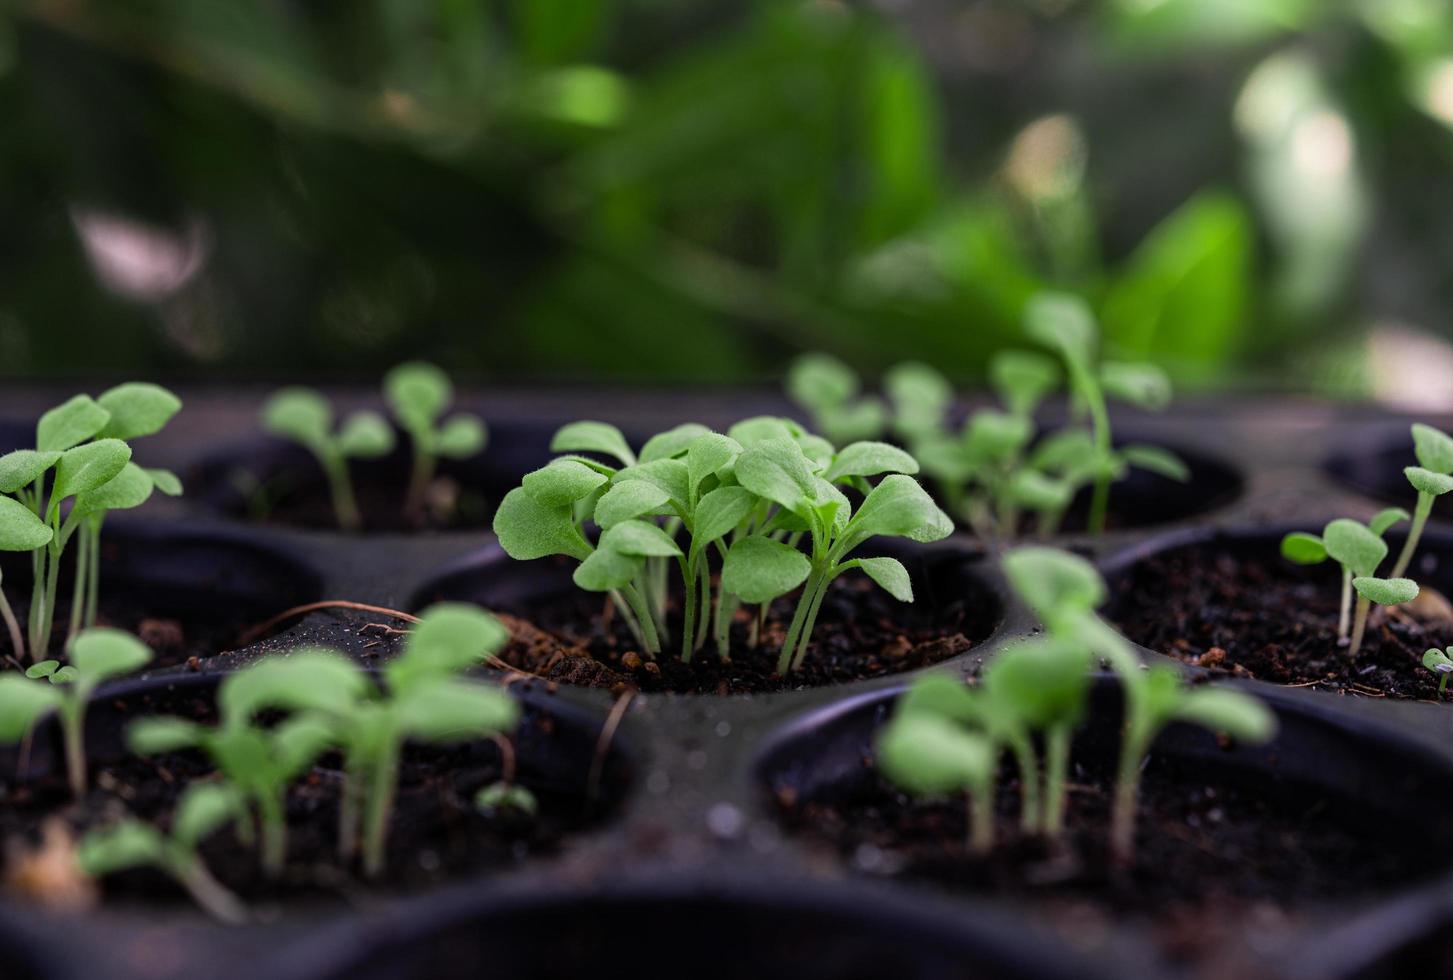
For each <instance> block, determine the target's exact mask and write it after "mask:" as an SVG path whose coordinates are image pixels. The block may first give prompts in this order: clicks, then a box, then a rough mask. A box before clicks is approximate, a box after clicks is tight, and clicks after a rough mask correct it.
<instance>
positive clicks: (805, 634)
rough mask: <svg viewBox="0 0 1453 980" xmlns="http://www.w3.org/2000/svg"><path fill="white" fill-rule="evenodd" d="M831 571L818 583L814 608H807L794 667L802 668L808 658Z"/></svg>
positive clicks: (793, 661)
mask: <svg viewBox="0 0 1453 980" xmlns="http://www.w3.org/2000/svg"><path fill="white" fill-rule="evenodd" d="M832 579H833V576H832V574H831V573H829V574H827V575H824V576H823V578H822V581H821V582H820V583H818V586H817V594H816V595H815V596H813V599H812V608H810V609H808V610H807V619H806V620H805V621H804V622H803V624H802V636H801V638H800V639H799V641H798V644H797V654H796V655H795V656H794V657H793V658H792V669H793V670H801V669H802V665H803V663H804V662H805V661H806V660H807V645H808V644H809V643H810V642H812V631H813V629H814V628H815V627H816V626H817V613H818V610H820V609H821V608H822V600H823V598H824V597H825V596H826V595H827V587H828V586H829V585H831V584H832Z"/></svg>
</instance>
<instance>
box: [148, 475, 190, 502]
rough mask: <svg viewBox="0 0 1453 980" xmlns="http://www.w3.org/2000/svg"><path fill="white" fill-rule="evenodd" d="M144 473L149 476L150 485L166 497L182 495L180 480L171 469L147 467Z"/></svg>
mask: <svg viewBox="0 0 1453 980" xmlns="http://www.w3.org/2000/svg"><path fill="white" fill-rule="evenodd" d="M146 475H147V476H148V477H150V478H151V485H152V486H154V487H156V488H157V489H158V490H160V491H161V492H162V493H164V494H166V495H167V496H168V497H180V496H181V495H182V480H181V477H179V476H177V475H176V474H175V473H173V472H172V471H171V470H157V469H149V470H147V471H146Z"/></svg>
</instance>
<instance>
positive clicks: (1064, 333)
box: [1024, 293, 1188, 534]
mask: <svg viewBox="0 0 1453 980" xmlns="http://www.w3.org/2000/svg"><path fill="white" fill-rule="evenodd" d="M1024 322H1025V329H1026V330H1027V332H1028V333H1029V335H1030V337H1032V338H1033V339H1034V340H1036V341H1038V342H1039V343H1041V344H1044V345H1045V346H1046V347H1049V348H1050V349H1052V350H1054V351H1055V352H1056V353H1058V354H1059V356H1060V358H1061V360H1062V361H1063V362H1064V366H1065V373H1066V376H1067V377H1068V379H1069V387H1070V393H1071V395H1072V396H1073V397H1074V399H1075V403H1076V405H1077V406H1079V407H1080V408H1082V409H1083V410H1084V411H1086V412H1087V413H1088V414H1089V418H1090V435H1091V439H1092V444H1093V447H1094V451H1095V465H1094V468H1093V469H1094V478H1093V487H1094V489H1093V493H1092V496H1091V498H1090V516H1089V531H1090V533H1091V534H1100V533H1102V532H1103V531H1104V530H1105V517H1106V513H1107V511H1108V508H1109V501H1110V484H1111V483H1112V482H1113V481H1114V480H1115V479H1117V478H1118V474H1119V473H1122V472H1123V464H1126V463H1128V464H1130V465H1135V466H1140V467H1143V468H1147V469H1151V470H1153V471H1156V472H1159V473H1161V474H1162V475H1164V476H1167V477H1170V478H1172V479H1180V480H1185V479H1186V478H1187V477H1188V472H1187V470H1186V467H1185V464H1184V463H1182V462H1181V461H1180V460H1179V459H1177V458H1176V457H1174V456H1173V455H1171V454H1169V453H1167V452H1165V451H1164V450H1160V449H1156V448H1154V447H1136V448H1134V449H1133V450H1131V449H1128V448H1127V449H1124V450H1121V451H1120V452H1119V453H1118V454H1117V453H1116V452H1115V450H1114V448H1113V434H1112V432H1111V429H1110V412H1109V408H1108V398H1110V397H1114V398H1117V399H1119V400H1121V401H1125V402H1128V403H1129V404H1132V405H1135V406H1137V407H1139V408H1143V409H1148V410H1151V411H1159V410H1161V409H1164V408H1165V407H1166V406H1167V405H1169V404H1170V400H1171V385H1170V380H1169V379H1168V378H1167V377H1166V375H1165V373H1164V372H1163V371H1161V370H1160V369H1159V368H1157V367H1155V366H1154V365H1151V364H1130V363H1122V362H1115V361H1099V359H1098V358H1099V354H1098V348H1099V328H1098V326H1097V325H1096V323H1095V319H1094V315H1093V314H1092V313H1091V312H1090V308H1089V306H1088V305H1086V303H1085V302H1084V300H1082V299H1080V298H1079V297H1077V296H1073V295H1070V294H1067V293H1040V294H1039V295H1037V296H1035V297H1034V298H1033V299H1031V300H1030V301H1029V305H1028V306H1027V307H1026V309H1025V313H1024Z"/></svg>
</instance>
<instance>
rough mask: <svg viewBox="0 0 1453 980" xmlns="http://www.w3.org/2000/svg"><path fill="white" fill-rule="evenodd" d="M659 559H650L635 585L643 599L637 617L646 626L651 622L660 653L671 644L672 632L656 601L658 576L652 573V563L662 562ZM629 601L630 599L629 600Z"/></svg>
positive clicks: (657, 649) (637, 592) (637, 577)
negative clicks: (667, 626) (665, 646)
mask: <svg viewBox="0 0 1453 980" xmlns="http://www.w3.org/2000/svg"><path fill="white" fill-rule="evenodd" d="M660 560H661V559H658V558H648V559H647V564H646V565H645V566H644V567H643V568H642V569H641V571H640V573H639V574H638V575H637V576H636V579H635V581H634V582H633V583H632V585H634V587H635V590H636V594H637V595H639V596H640V597H641V600H642V604H641V607H640V608H638V609H636V615H637V617H639V618H640V620H641V622H642V623H643V624H644V623H646V622H648V621H649V623H650V626H651V630H650V631H651V633H653V634H654V635H655V647H656V649H655V652H656V653H660V652H661V650H662V648H663V647H664V645H665V644H667V643H670V642H671V631H670V630H668V629H667V628H666V620H665V618H664V613H662V612H660V611H659V610H660V603H658V602H657V601H656V576H655V573H653V572H652V571H651V567H650V564H649V563H650V562H652V561H660ZM627 601H629V599H628V600H627Z"/></svg>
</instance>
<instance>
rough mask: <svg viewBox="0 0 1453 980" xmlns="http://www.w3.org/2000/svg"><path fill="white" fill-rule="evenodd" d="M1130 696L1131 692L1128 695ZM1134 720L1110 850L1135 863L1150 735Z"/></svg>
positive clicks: (1125, 745) (1123, 755)
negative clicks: (1144, 761)
mask: <svg viewBox="0 0 1453 980" xmlns="http://www.w3.org/2000/svg"><path fill="white" fill-rule="evenodd" d="M1127 696H1128V694H1127ZM1138 727H1139V726H1137V725H1136V724H1135V723H1134V722H1131V723H1130V724H1129V725H1127V726H1126V731H1125V736H1124V739H1123V740H1122V742H1121V744H1120V767H1119V771H1118V772H1117V774H1116V776H1115V801H1114V806H1113V810H1112V811H1111V816H1110V850H1111V852H1112V853H1113V854H1114V855H1115V859H1116V860H1117V861H1119V862H1120V863H1121V864H1133V863H1135V809H1136V801H1137V799H1138V798H1139V796H1140V761H1141V759H1142V758H1143V757H1144V755H1145V748H1146V745H1145V743H1146V738H1145V736H1144V735H1143V734H1141V733H1140V732H1139V731H1138V730H1137V729H1138Z"/></svg>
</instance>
